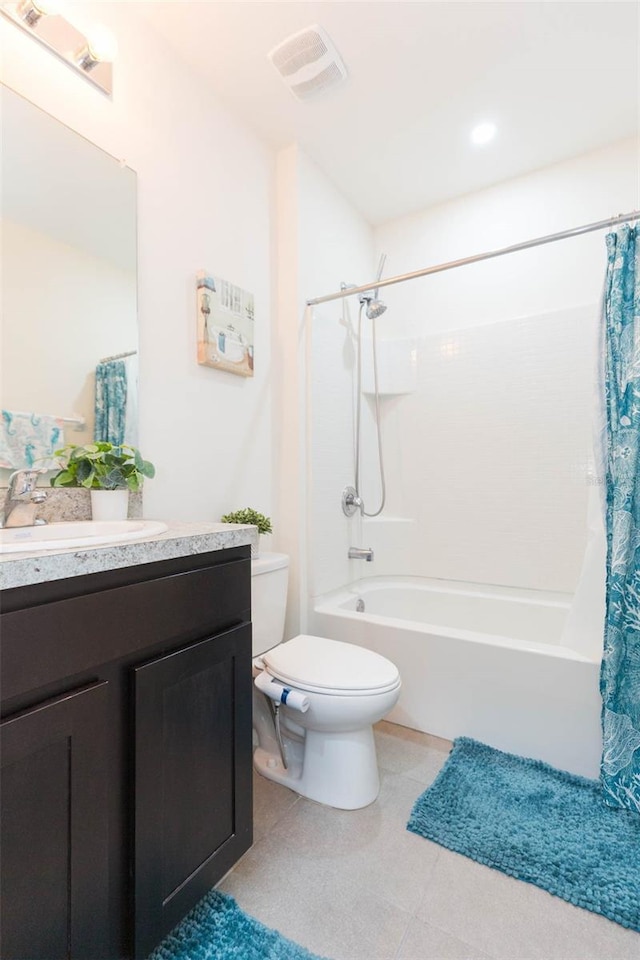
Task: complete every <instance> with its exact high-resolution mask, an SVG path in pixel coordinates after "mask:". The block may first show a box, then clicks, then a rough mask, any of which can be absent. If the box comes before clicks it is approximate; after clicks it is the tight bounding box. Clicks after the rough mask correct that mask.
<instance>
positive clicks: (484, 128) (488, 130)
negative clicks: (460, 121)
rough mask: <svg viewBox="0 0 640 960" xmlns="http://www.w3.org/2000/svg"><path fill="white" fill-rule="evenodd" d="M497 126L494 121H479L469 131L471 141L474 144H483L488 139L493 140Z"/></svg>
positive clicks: (487, 141)
mask: <svg viewBox="0 0 640 960" xmlns="http://www.w3.org/2000/svg"><path fill="white" fill-rule="evenodd" d="M497 131H498V128H497V127H496V125H495V123H479V124H478V125H477V126H476V127H474V128H473V130H472V131H471V143H475V144H476V146H479V147H480V146H484V144H485V143H489V141H490V140H493V138H494V137H495V135H496V133H497Z"/></svg>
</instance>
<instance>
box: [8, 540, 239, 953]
mask: <svg viewBox="0 0 640 960" xmlns="http://www.w3.org/2000/svg"><path fill="white" fill-rule="evenodd" d="M250 597H251V576H250V560H249V548H248V547H236V548H233V549H227V550H220V551H212V552H211V553H207V554H201V555H196V556H189V557H181V558H178V559H175V560H163V561H161V562H158V563H149V564H143V565H138V566H132V567H127V568H125V569H121V570H110V571H107V572H104V573H95V574H90V575H86V576H80V577H73V578H69V579H64V580H57V581H49V582H47V583H44V584H39V585H33V586H27V587H19V588H16V589H13V590H7V591H4V593H3V596H2V600H3V607H2V610H3V612H2V617H1V623H0V628H1V629H2V647H1V654H2V723H1V727H0V730H1V736H2V755H1V762H2V787H3V789H2V798H1V799H2V857H1V860H0V881H1V884H2V890H1V895H2V914H1V920H0V955H1V956H2V958H3V960H18V958H20V960H27V958H28V960H58V958H78V960H103V958H104V960H112V958H113V960H124V958H127V960H128V958H133V957H135V958H140V960H142V958H144V957H146V956H147V955H148V954H149V952H150V951H151V950H152V949H153V948H154V947H155V946H156V945H157V944H158V943H159V942H160V940H161V939H162V938H163V937H164V936H165V935H166V933H167V932H168V931H169V930H170V929H171V928H172V927H173V926H174V925H175V924H176V923H178V922H179V920H180V919H181V918H182V917H183V916H184V915H185V914H186V913H187V912H188V911H189V910H190V909H191V907H192V906H193V905H194V904H195V903H196V902H197V901H198V900H199V899H200V898H201V897H202V896H203V895H204V894H205V893H206V892H207V890H208V889H209V888H210V887H211V886H213V885H214V884H215V883H216V882H217V881H218V880H219V879H220V878H221V877H222V876H223V875H224V874H225V873H226V872H227V870H229V869H230V867H231V866H232V865H233V863H234V862H235V861H236V860H237V859H238V858H239V857H240V856H241V854H242V853H244V851H245V850H247V849H248V847H249V846H250V845H251V842H252V824H251V810H252V796H251V625H250Z"/></svg>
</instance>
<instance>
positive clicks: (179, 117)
mask: <svg viewBox="0 0 640 960" xmlns="http://www.w3.org/2000/svg"><path fill="white" fill-rule="evenodd" d="M134 7H135V5H134V4H122V3H83V4H82V5H80V4H75V5H71V8H70V9H71V10H72V13H73V14H74V15H77V14H78V13H79V12H81V14H82V17H83V18H84V20H85V21H91V20H94V21H99V22H102V23H105V24H106V25H107V26H109V27H110V28H111V29H112V30H113V31H114V32H115V34H116V36H117V38H118V42H119V48H120V52H119V58H118V61H117V64H116V66H115V84H114V93H113V97H112V98H108V97H105V96H104V95H102V94H101V93H100V92H99V91H97V90H96V89H95V88H94V87H93V86H92V85H91V84H89V83H86V82H84V81H83V79H82V77H79V76H77V75H76V74H75V73H74V72H73V71H71V70H70V69H69V68H68V67H67V66H66V65H65V64H63V63H61V62H60V61H58V60H57V59H56V58H55V57H53V56H51V55H50V54H49V53H48V52H47V51H46V50H44V49H42V48H41V47H40V46H39V45H38V44H37V43H34V42H33V40H32V39H31V38H29V37H28V36H26V35H23V34H22V33H21V32H20V31H19V30H18V29H17V28H16V27H14V26H13V25H12V24H10V23H8V22H6V21H5V20H4V19H2V20H0V45H1V46H2V51H3V58H2V59H3V62H2V79H3V81H4V82H5V83H7V84H8V85H9V86H10V87H12V88H13V89H14V90H16V91H17V92H18V93H20V94H22V95H23V96H25V97H27V98H28V99H29V100H31V101H32V102H33V103H35V104H36V105H37V106H40V107H41V108H43V109H44V110H46V111H48V112H49V113H51V114H52V115H53V116H55V117H57V118H58V119H59V120H61V121H62V122H63V123H66V124H68V125H69V126H70V127H72V128H73V129H74V130H76V131H77V132H78V133H80V134H82V135H83V136H85V137H87V138H88V139H90V140H92V141H93V142H94V143H96V144H97V145H98V146H100V147H102V148H103V149H104V150H106V151H108V152H109V153H111V154H112V155H114V156H115V157H117V158H119V159H122V160H125V161H126V163H127V164H128V165H129V166H131V167H132V168H133V169H134V170H136V171H137V174H138V211H139V214H138V230H139V233H138V268H139V273H138V291H139V301H138V303H139V322H140V446H141V448H142V451H143V453H144V455H145V457H147V458H148V459H150V460H152V461H153V462H154V463H155V464H156V467H157V477H156V479H155V480H153V481H152V482H150V483H149V484H148V485H147V487H146V489H145V513H146V514H147V515H148V516H160V517H166V518H172V517H173V518H179V519H198V518H202V519H205V518H207V519H208V518H211V519H217V518H218V517H219V516H220V514H221V513H222V512H223V511H226V510H229V509H233V508H238V507H244V506H247V505H251V506H254V507H255V508H257V509H259V510H261V511H262V512H265V513H270V512H271V511H272V506H273V504H272V495H271V491H272V471H271V436H272V430H271V328H270V316H271V251H270V239H271V236H270V230H271V213H272V201H273V190H272V188H273V179H272V178H273V170H274V158H273V156H272V154H271V152H270V151H269V150H268V149H267V148H266V147H265V146H264V145H263V144H262V142H261V141H260V140H258V139H257V138H256V137H255V136H254V135H253V134H252V133H250V132H249V131H248V130H247V129H246V128H245V127H244V126H243V125H242V124H240V123H239V122H237V121H236V120H235V119H234V118H233V117H232V116H231V115H229V113H228V112H227V111H226V110H225V109H224V108H223V107H222V106H221V105H220V103H218V102H217V100H216V98H215V96H213V95H212V93H211V90H210V89H209V88H208V87H207V86H206V84H205V83H204V82H202V81H201V80H200V79H199V78H198V77H197V76H196V75H195V74H194V73H193V72H192V71H191V69H190V68H189V67H188V66H187V65H186V64H184V63H183V62H182V61H181V60H179V59H178V58H177V56H176V55H175V54H174V53H173V52H172V51H171V50H170V49H169V47H168V46H167V45H166V44H165V43H164V41H162V40H161V39H160V38H159V37H157V36H156V35H155V34H154V33H153V32H152V31H150V30H149V28H148V25H145V24H141V23H139V22H138V21H137V19H136V17H135V15H134V13H133V12H132V10H133V8H134ZM202 268H204V269H208V270H211V271H213V272H215V273H216V275H218V276H223V277H226V278H228V279H229V280H231V281H233V282H234V283H237V284H238V285H240V286H242V287H243V288H245V289H247V290H251V291H253V292H254V294H255V303H256V324H255V334H256V337H255V377H254V378H253V379H247V380H245V379H244V378H241V377H236V376H234V375H232V374H227V373H222V372H220V371H215V370H212V369H209V368H206V367H201V366H198V365H197V363H196V306H195V274H196V272H197V271H198V270H199V269H202Z"/></svg>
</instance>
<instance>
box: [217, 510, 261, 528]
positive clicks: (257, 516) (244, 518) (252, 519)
mask: <svg viewBox="0 0 640 960" xmlns="http://www.w3.org/2000/svg"><path fill="white" fill-rule="evenodd" d="M220 520H221V521H222V523H250V524H252V525H253V526H254V527H257V528H258V533H273V527H272V526H271V518H270V517H265V515H264V514H263V513H258V512H257V511H256V510H252V509H251V507H245V509H244V510H235V511H234V512H233V513H225V515H224V517H220Z"/></svg>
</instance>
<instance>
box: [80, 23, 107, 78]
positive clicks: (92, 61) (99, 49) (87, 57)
mask: <svg viewBox="0 0 640 960" xmlns="http://www.w3.org/2000/svg"><path fill="white" fill-rule="evenodd" d="M86 41H87V42H86V43H85V44H84V45H83V46H82V47H81V48H80V50H78V52H77V53H76V55H75V58H74V59H75V62H76V63H77V65H78V66H79V67H80V69H81V70H85V71H86V72H87V73H88V72H89V71H90V70H93V69H94V68H95V67H97V66H98V64H99V63H113V61H114V60H115V59H116V58H117V56H118V41H117V40H116V38H115V37H114V35H113V34H112V33H111V30H108V29H107V28H106V27H103V26H102V24H100V23H97V24H95V26H93V27H91V29H90V30H87V34H86Z"/></svg>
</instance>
